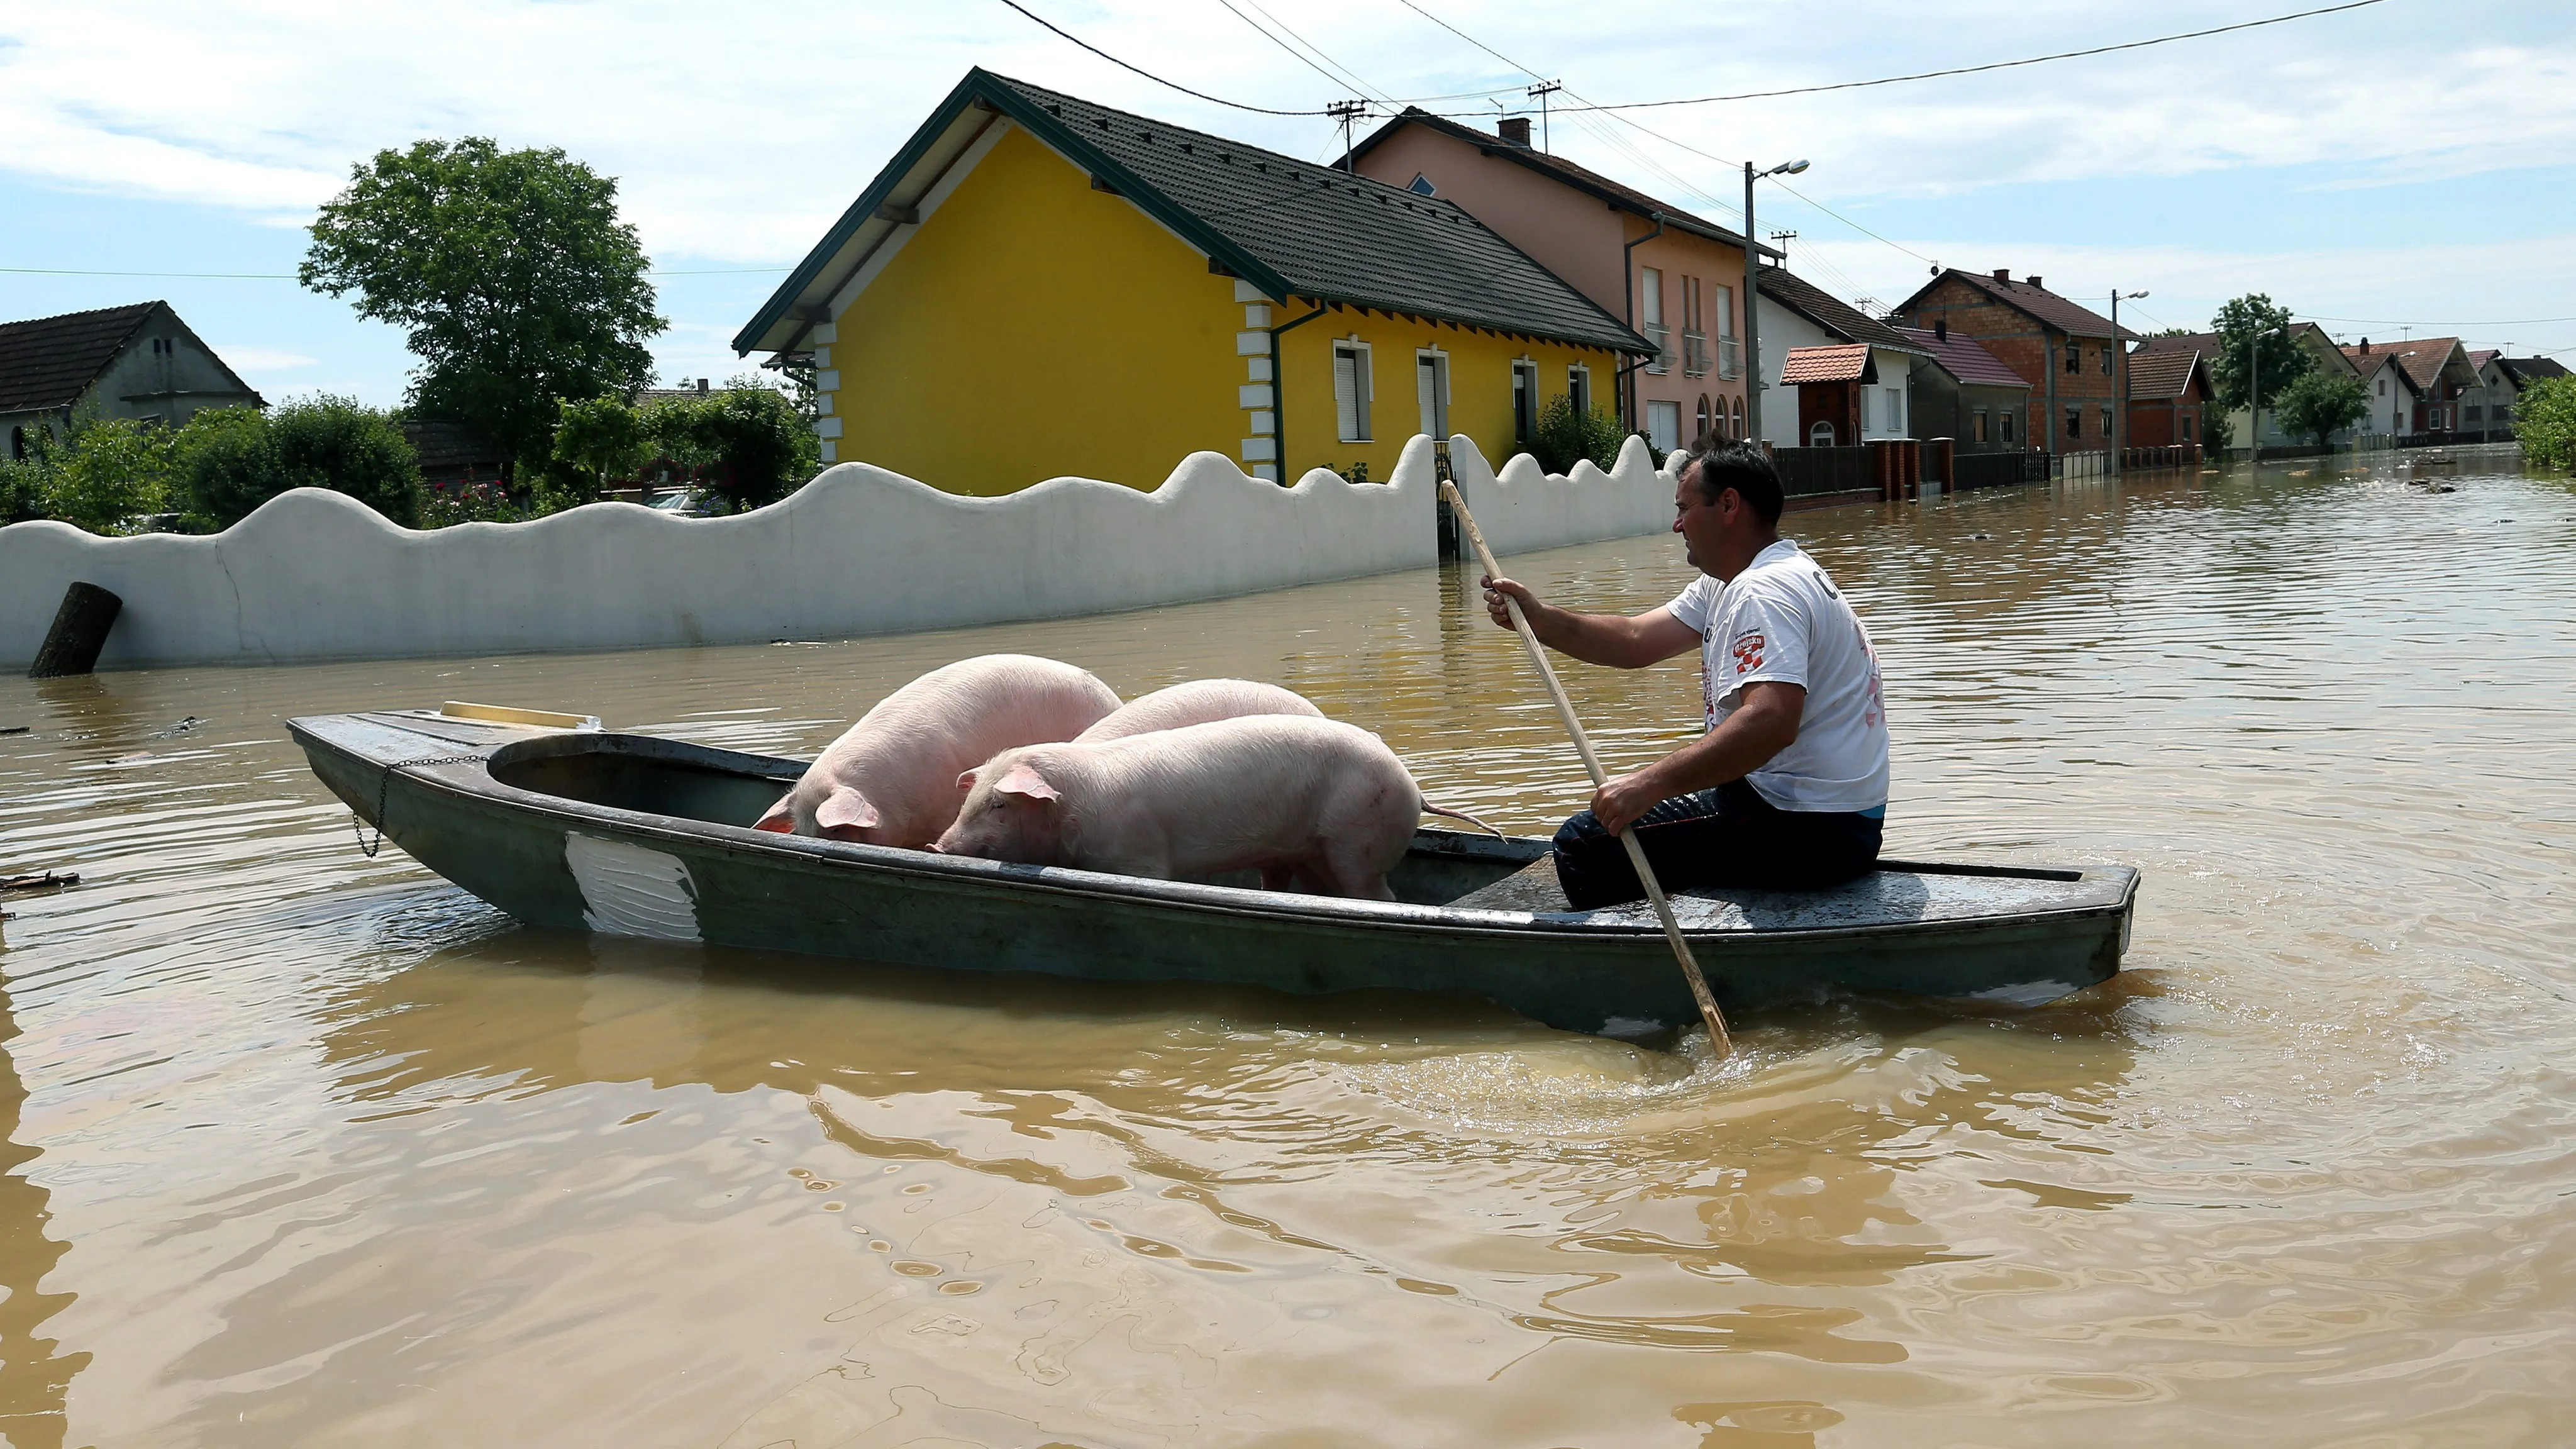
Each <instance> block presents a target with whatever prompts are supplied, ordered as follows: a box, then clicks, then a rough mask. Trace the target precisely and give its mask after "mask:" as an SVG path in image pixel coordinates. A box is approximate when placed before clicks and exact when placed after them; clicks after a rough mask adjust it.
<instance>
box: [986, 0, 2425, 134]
mask: <svg viewBox="0 0 2576 1449" xmlns="http://www.w3.org/2000/svg"><path fill="white" fill-rule="evenodd" d="M1001 3H1002V4H1004V5H1007V6H1009V7H1010V8H1012V9H1013V10H1016V11H1018V12H1019V13H1020V14H1022V15H1025V16H1027V17H1028V18H1029V19H1031V20H1034V21H1036V22H1037V23H1038V24H1039V25H1042V26H1044V27H1045V28H1047V29H1048V30H1051V31H1054V32H1055V33H1056V34H1057V35H1058V36H1060V37H1062V38H1064V39H1066V40H1069V41H1072V42H1073V43H1074V44H1076V45H1078V46H1081V47H1082V48H1083V49H1085V50H1087V51H1090V52H1091V53H1092V54H1093V55H1096V56H1099V57H1100V58H1101V59H1102V60H1105V61H1107V62H1109V63H1110V64H1111V65H1114V66H1116V67H1118V68H1119V69H1120V70H1124V71H1133V72H1134V73H1135V74H1137V75H1141V76H1143V77H1144V78H1145V79H1147V80H1149V81H1152V82H1153V83H1154V84H1156V85H1158V86H1162V87H1164V88H1165V89H1167V90H1175V91H1179V92H1180V93H1181V94H1182V95H1185V96H1195V97H1197V98H1198V99H1200V100H1203V101H1206V102H1209V103H1210V104H1212V105H1219V106H1230V107H1232V108H1233V109H1235V110H1238V111H1251V112H1253V113H1254V114H1256V115H1263V116H1323V115H1330V114H1331V112H1329V111H1283V110H1280V109H1278V108H1277V107H1275V106H1256V105H1252V104H1250V103H1248V102H1244V101H1229V100H1227V99H1226V98H1225V97H1223V96H1212V95H1209V94H1208V93H1207V92H1205V91H1194V90H1192V89H1190V88H1189V87H1188V86H1185V85H1183V84H1181V83H1180V82H1179V81H1174V80H1165V79H1163V78H1162V77H1161V76H1158V75H1156V74H1154V73H1153V72H1152V71H1150V70H1147V69H1145V68H1144V67H1143V66H1141V65H1130V64H1128V63H1127V62H1126V61H1123V60H1120V59H1119V58H1118V57H1116V56H1114V55H1111V54H1110V53H1109V52H1108V51H1105V50H1102V49H1101V48H1100V47H1099V46H1096V45H1094V44H1092V43H1091V42H1090V41H1088V40H1084V39H1083V38H1082V37H1080V36H1078V35H1075V34H1074V33H1073V32H1071V31H1069V30H1066V29H1065V28H1064V27H1063V26H1060V25H1058V24H1056V23H1055V22H1054V21H1051V20H1049V19H1047V18H1046V17H1044V16H1042V15H1040V14H1038V13H1037V12H1036V11H1034V10H1031V9H1029V8H1028V7H1027V6H1025V5H1022V4H1021V3H1020V0H1001ZM2365 3H2374V4H2375V3H2377V0H2365Z"/></svg>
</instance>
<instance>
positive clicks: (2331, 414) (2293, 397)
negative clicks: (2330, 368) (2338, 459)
mask: <svg viewBox="0 0 2576 1449" xmlns="http://www.w3.org/2000/svg"><path fill="white" fill-rule="evenodd" d="M2269 390H2270V389H2269V388H2266V389H2265V391H2269ZM2278 406H2279V408H2280V410H2281V429H2282V431H2284V432H2287V433H2305V434H2307V435H2308V436H2310V437H2312V438H2315V439H2316V440H2317V446H2318V447H2320V448H2324V447H2329V446H2331V444H2330V443H2329V441H2328V439H2329V438H2331V437H2332V436H2333V435H2334V434H2335V433H2338V432H2341V431H2342V430H2344V429H2345V428H2348V427H2351V426H2352V425H2353V424H2355V423H2357V422H2360V421H2361V420H2362V419H2363V418H2364V417H2367V416H2369V414H2370V389H2368V388H2366V387H2363V386H2362V385H2361V379H2360V378H2357V377H2352V376H2349V375H2347V374H2344V373H2329V372H2326V371H2325V370H2323V369H2321V368H2320V369H2315V370H2312V371H2310V372H2308V373H2306V374H2305V375H2303V376H2301V377H2300V378H2299V380H2298V381H2296V382H2294V383H2291V384H2290V385H2289V386H2288V387H2286V388H2284V389H2282V391H2281V397H2280V402H2279V403H2278Z"/></svg>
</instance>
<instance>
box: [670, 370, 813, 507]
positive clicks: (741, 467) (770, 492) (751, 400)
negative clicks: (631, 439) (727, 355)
mask: <svg viewBox="0 0 2576 1449" xmlns="http://www.w3.org/2000/svg"><path fill="white" fill-rule="evenodd" d="M643 417H644V429H645V433H646V435H647V437H648V438H649V439H650V440H651V441H652V443H653V444H654V445H655V446H656V447H658V448H659V450H660V451H661V452H662V453H663V455H664V456H666V457H668V458H670V459H671V460H672V461H673V462H676V463H680V464H682V465H684V466H687V467H689V468H690V469H692V470H693V471H694V472H695V473H696V475H697V479H696V481H697V482H699V483H700V484H702V485H703V486H705V487H708V488H712V489H714V490H716V491H717V492H719V493H722V494H724V495H725V497H726V499H727V501H728V502H730V503H731V504H732V505H733V509H734V510H735V511H741V510H744V509H752V508H758V507H761V506H762V505H764V504H768V503H775V502H777V501H778V500H779V499H780V498H783V497H785V496H786V495H787V494H788V493H790V492H792V491H794V489H796V488H797V487H801V486H803V484H804V483H805V482H806V480H808V479H810V478H812V477H813V476H814V472H815V470H816V469H817V468H819V467H820V466H821V459H822V454H821V448H820V444H819V440H817V439H816V438H815V436H814V429H813V427H812V425H810V424H809V423H807V421H806V420H805V418H804V416H803V414H801V413H799V412H798V411H797V410H796V405H795V404H794V403H793V402H791V401H789V400H788V399H787V397H786V396H785V395H784V394H781V393H780V392H778V391H777V390H776V389H774V388H768V387H763V386H760V385H758V384H756V383H753V384H750V385H742V384H741V383H740V382H737V383H736V384H735V385H732V386H728V387H727V388H726V389H725V390H724V391H722V392H710V393H707V394H705V395H703V396H696V397H683V398H673V399H671V400H670V401H668V402H658V403H655V404H653V405H652V406H651V407H649V408H646V409H645V410H644V415H643Z"/></svg>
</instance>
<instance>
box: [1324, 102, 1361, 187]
mask: <svg viewBox="0 0 2576 1449" xmlns="http://www.w3.org/2000/svg"><path fill="white" fill-rule="evenodd" d="M1367 110H1368V102H1366V101H1328V102H1326V103H1325V105H1324V114H1325V115H1328V116H1330V117H1332V118H1333V119H1334V120H1336V121H1339V122H1341V123H1342V169H1343V170H1345V171H1348V172H1350V173H1351V174H1352V175H1354V176H1356V175H1358V174H1359V162H1358V161H1356V160H1355V159H1353V158H1352V156H1351V122H1353V121H1355V120H1357V119H1359V117H1360V116H1361V115H1362V114H1364V113H1365V112H1366V111H1367Z"/></svg>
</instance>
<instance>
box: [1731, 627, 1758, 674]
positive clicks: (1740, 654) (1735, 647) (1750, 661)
mask: <svg viewBox="0 0 2576 1449" xmlns="http://www.w3.org/2000/svg"><path fill="white" fill-rule="evenodd" d="M1726 652H1727V653H1729V654H1732V655H1734V656H1735V672H1736V673H1738V674H1750V673H1752V672H1753V671H1754V670H1756V669H1759V668H1761V667H1762V636H1761V635H1759V634H1738V635H1736V636H1735V642H1734V643H1733V644H1730V645H1728V646H1727V650H1726Z"/></svg>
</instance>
